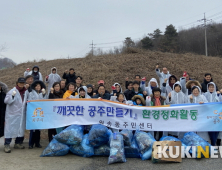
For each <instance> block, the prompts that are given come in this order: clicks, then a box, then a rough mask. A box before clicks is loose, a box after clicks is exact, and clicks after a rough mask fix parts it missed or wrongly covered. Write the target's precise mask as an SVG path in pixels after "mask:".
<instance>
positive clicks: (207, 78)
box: [201, 73, 220, 94]
mask: <svg viewBox="0 0 222 170" xmlns="http://www.w3.org/2000/svg"><path fill="white" fill-rule="evenodd" d="M210 82H213V78H212V76H211V74H210V73H206V74H205V76H204V82H203V83H202V84H201V86H202V92H203V93H206V92H207V84H208V83H210ZM215 85H216V84H215ZM216 91H217V93H218V94H219V93H220V92H219V91H218V88H217V85H216Z"/></svg>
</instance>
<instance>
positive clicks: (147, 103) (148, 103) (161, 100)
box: [146, 94, 166, 106]
mask: <svg viewBox="0 0 222 170" xmlns="http://www.w3.org/2000/svg"><path fill="white" fill-rule="evenodd" d="M150 96H151V100H150V101H149V100H146V106H155V100H156V99H155V97H154V96H153V95H152V94H151V95H150ZM165 101H166V98H165V97H164V96H160V103H161V106H162V105H166V103H165Z"/></svg>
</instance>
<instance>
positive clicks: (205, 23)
mask: <svg viewBox="0 0 222 170" xmlns="http://www.w3.org/2000/svg"><path fill="white" fill-rule="evenodd" d="M198 21H204V24H203V26H204V29H205V55H206V56H208V52H207V21H210V20H207V19H206V17H205V13H204V18H203V19H201V20H198Z"/></svg>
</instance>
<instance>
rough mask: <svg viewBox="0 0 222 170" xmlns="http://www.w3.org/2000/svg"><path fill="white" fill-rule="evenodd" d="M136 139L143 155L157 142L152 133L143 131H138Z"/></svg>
mask: <svg viewBox="0 0 222 170" xmlns="http://www.w3.org/2000/svg"><path fill="white" fill-rule="evenodd" d="M135 137H136V142H137V145H138V147H139V150H140V153H141V154H144V153H145V152H146V151H147V150H149V148H150V147H152V146H153V142H154V141H156V140H155V139H154V137H153V136H152V135H151V134H150V133H146V132H141V131H136V133H135Z"/></svg>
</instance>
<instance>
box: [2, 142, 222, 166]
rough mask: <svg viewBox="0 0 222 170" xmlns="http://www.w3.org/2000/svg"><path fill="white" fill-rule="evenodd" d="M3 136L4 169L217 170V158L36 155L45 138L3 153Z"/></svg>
mask: <svg viewBox="0 0 222 170" xmlns="http://www.w3.org/2000/svg"><path fill="white" fill-rule="evenodd" d="M3 144H4V139H3V138H0V167H1V168H0V169H2V170H3V169H7V170H11V169H12V170H15V169H16V170H26V169H28V170H32V169H47V170H49V169H53V170H57V169H58V170H69V169H72V170H88V169H93V170H94V169H95V170H106V169H118V170H121V169H127V170H131V169H132V170H134V169H135V170H138V169H148V168H149V169H158V170H159V169H164V170H172V169H177V170H179V169H189V170H190V169H195V170H198V169H201V170H205V169H206V170H209V169H214V170H216V169H221V165H222V163H221V158H218V159H201V160H197V159H183V162H182V163H159V164H153V163H152V162H151V161H150V160H147V161H142V160H140V159H136V158H128V159H127V162H126V163H117V164H112V165H107V161H108V158H107V157H91V158H82V157H79V156H75V155H73V154H71V153H69V154H68V155H66V156H63V157H39V156H40V155H41V153H42V151H43V149H44V148H45V147H46V146H47V145H48V141H46V140H43V141H41V144H42V146H43V148H41V149H37V148H34V149H28V140H27V139H26V140H25V142H24V145H25V146H26V148H25V149H24V150H17V149H14V148H13V147H12V146H13V145H14V144H13V143H12V144H11V149H12V152H11V153H9V154H7V153H4V151H3V149H4V146H3Z"/></svg>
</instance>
